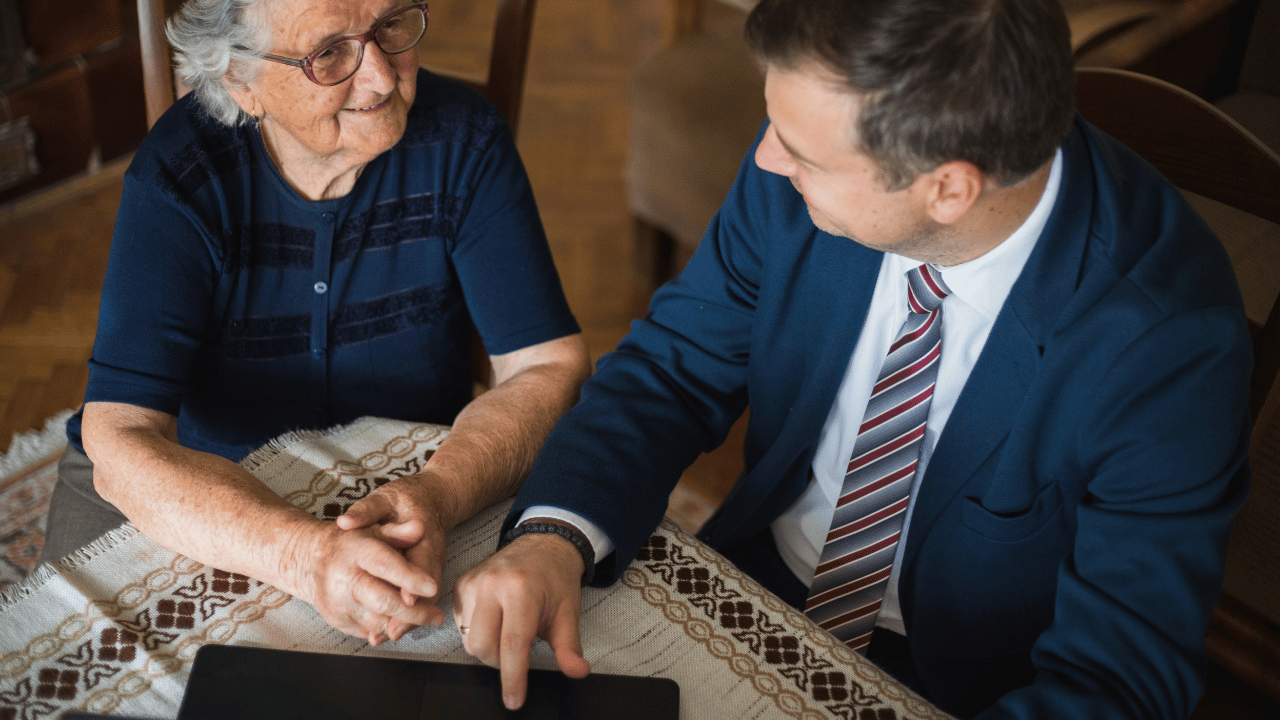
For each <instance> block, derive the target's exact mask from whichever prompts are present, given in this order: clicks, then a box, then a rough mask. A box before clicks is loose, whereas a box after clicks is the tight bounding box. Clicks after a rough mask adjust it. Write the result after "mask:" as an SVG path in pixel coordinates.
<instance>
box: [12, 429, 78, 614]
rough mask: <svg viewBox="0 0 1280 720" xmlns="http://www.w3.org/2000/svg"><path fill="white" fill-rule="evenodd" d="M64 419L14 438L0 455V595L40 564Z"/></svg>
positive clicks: (61, 446)
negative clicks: (7, 448)
mask: <svg viewBox="0 0 1280 720" xmlns="http://www.w3.org/2000/svg"><path fill="white" fill-rule="evenodd" d="M70 415H71V411H70V410H68V411H66V412H63V413H60V414H58V415H56V416H55V417H53V418H51V419H50V420H49V421H48V422H47V423H45V427H44V429H43V430H32V431H30V432H26V433H20V434H18V435H16V436H14V438H13V441H12V442H11V443H10V445H9V451H8V452H6V453H3V454H0V594H3V593H4V591H5V590H8V589H9V588H10V587H12V586H13V585H16V584H17V583H20V582H22V580H23V579H24V578H26V577H27V576H28V575H30V574H31V571H32V570H34V569H35V567H36V562H37V561H38V560H39V559H40V551H41V550H42V549H43V548H44V531H45V519H46V516H47V515H48V512H49V496H50V495H51V494H52V493H53V484H54V482H56V481H57V479H58V458H59V457H61V456H62V448H63V446H64V445H66V442H67V440H66V434H65V429H66V424H67V418H68V417H69V416H70Z"/></svg>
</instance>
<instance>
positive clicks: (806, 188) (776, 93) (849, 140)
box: [755, 64, 942, 262]
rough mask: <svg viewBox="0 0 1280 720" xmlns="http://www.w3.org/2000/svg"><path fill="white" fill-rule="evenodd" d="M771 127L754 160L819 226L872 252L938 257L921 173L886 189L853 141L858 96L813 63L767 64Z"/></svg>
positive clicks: (924, 258) (936, 227)
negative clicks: (785, 182) (782, 181)
mask: <svg viewBox="0 0 1280 720" xmlns="http://www.w3.org/2000/svg"><path fill="white" fill-rule="evenodd" d="M764 94H765V102H766V103H767V105H768V109H769V128H768V129H767V130H766V131H765V135H764V139H763V140H761V141H760V145H759V147H757V149H756V157H755V160H756V165H758V166H759V167H760V169H762V170H766V171H768V172H771V173H776V174H778V175H785V176H786V177H787V178H789V179H790V180H791V184H792V185H794V186H795V188H796V190H797V191H798V192H799V193H800V195H801V196H803V197H804V201H805V204H806V205H807V206H808V208H809V217H810V218H812V219H813V224H814V225H817V226H818V228H819V229H821V230H823V231H825V232H828V233H831V234H832V235H838V236H840V237H846V238H849V239H851V240H853V241H855V242H858V243H860V244H862V245H866V246H867V247H869V248H873V249H875V250H883V251H886V252H892V253H896V254H899V255H905V256H907V257H911V258H914V259H917V260H921V261H926V262H936V261H937V259H936V258H935V255H936V252H935V249H936V248H935V247H934V246H935V245H936V244H937V243H938V241H939V238H938V235H939V234H940V233H941V230H942V228H941V226H939V225H938V224H936V223H934V222H933V221H932V220H931V219H930V218H929V216H928V214H927V213H926V206H927V205H926V202H925V198H924V189H923V188H924V187H925V183H924V182H923V176H922V177H921V178H917V179H916V181H915V182H913V183H912V184H911V185H910V186H908V187H906V188H904V189H902V190H897V191H894V192H889V191H887V190H885V187H884V184H883V183H882V182H881V180H880V176H879V170H878V169H877V167H876V164H875V162H874V161H873V160H872V159H871V158H870V157H868V156H867V155H865V154H863V153H861V152H859V151H858V150H857V149H856V148H855V147H854V144H853V132H854V130H853V128H854V122H855V120H856V118H857V112H858V98H857V96H856V95H854V94H852V93H850V92H849V91H847V90H845V89H843V88H840V87H839V86H837V84H836V80H835V79H834V77H833V76H832V75H831V74H830V73H829V72H828V71H826V70H825V69H823V68H821V67H820V66H818V65H816V64H811V65H803V66H800V67H797V68H794V69H783V68H779V67H777V66H773V65H770V66H769V68H768V71H767V73H766V74H765V90H764Z"/></svg>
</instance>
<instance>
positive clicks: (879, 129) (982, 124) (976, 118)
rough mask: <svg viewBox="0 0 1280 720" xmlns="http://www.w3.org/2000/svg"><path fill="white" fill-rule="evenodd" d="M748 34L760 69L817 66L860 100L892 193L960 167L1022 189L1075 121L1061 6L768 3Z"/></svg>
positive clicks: (1042, 2) (864, 138) (1039, 2)
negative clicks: (944, 168) (943, 168)
mask: <svg viewBox="0 0 1280 720" xmlns="http://www.w3.org/2000/svg"><path fill="white" fill-rule="evenodd" d="M746 34H747V43H748V45H749V46H750V47H751V50H752V52H753V53H754V54H755V55H756V57H757V58H758V59H759V60H761V61H762V62H764V63H767V64H769V65H773V66H777V67H780V68H784V69H795V68H797V67H799V66H801V65H803V64H806V63H809V62H813V61H817V63H819V64H820V65H822V66H825V67H826V68H827V69H828V70H830V71H831V72H832V73H834V75H835V77H836V79H837V80H838V81H840V82H841V83H843V84H844V85H846V86H847V87H848V88H849V90H850V91H852V92H853V93H855V94H856V95H858V97H859V105H860V113H859V117H858V118H857V121H856V123H855V124H856V127H854V128H851V129H850V131H851V132H852V133H853V134H854V136H855V137H854V140H855V147H857V148H859V149H860V150H861V151H862V152H865V153H866V154H867V155H869V156H870V157H871V158H872V159H874V160H875V161H876V163H877V165H878V166H879V168H880V170H881V172H882V174H883V179H884V182H885V185H886V186H887V187H888V188H889V189H890V190H898V189H901V188H903V187H906V186H907V185H909V184H911V182H912V181H913V180H914V179H915V178H916V177H917V176H918V175H920V174H922V173H926V172H929V171H931V170H933V169H934V168H936V167H938V166H939V165H941V164H943V163H945V162H950V161H952V160H966V161H968V162H971V163H973V164H974V165H976V166H977V167H978V168H979V169H981V170H982V171H983V172H984V173H986V174H987V175H989V176H990V177H992V178H993V179H994V180H995V181H996V182H997V183H999V184H1000V185H1003V186H1008V185H1012V184H1015V183H1017V182H1020V181H1022V180H1023V179H1025V178H1026V177H1027V176H1029V175H1030V174H1031V173H1032V172H1034V171H1035V170H1036V168H1038V167H1040V166H1041V165H1043V164H1044V163H1045V162H1047V161H1048V160H1049V159H1050V158H1051V157H1052V156H1053V152H1054V150H1055V149H1056V148H1057V147H1058V145H1059V144H1061V142H1062V140H1063V138H1064V137H1066V134H1067V130H1068V128H1069V127H1070V125H1071V118H1072V115H1073V89H1074V76H1073V69H1074V64H1073V61H1072V57H1071V37H1070V30H1069V29H1068V27H1067V19H1066V16H1065V14H1064V13H1063V10H1062V6H1061V5H1060V4H1059V0H762V2H761V3H760V4H759V5H757V6H756V8H755V10H754V11H753V12H752V13H751V15H750V17H749V18H748V19H747V27H746Z"/></svg>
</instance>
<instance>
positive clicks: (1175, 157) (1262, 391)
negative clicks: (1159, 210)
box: [1076, 68, 1280, 699]
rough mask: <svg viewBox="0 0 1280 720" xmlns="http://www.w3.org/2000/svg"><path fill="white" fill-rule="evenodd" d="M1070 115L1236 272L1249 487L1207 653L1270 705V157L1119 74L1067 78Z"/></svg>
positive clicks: (1234, 131) (1276, 195)
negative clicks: (1175, 206) (1128, 156)
mask: <svg viewBox="0 0 1280 720" xmlns="http://www.w3.org/2000/svg"><path fill="white" fill-rule="evenodd" d="M1076 105H1077V108H1078V109H1079V111H1080V114H1081V115H1083V116H1084V117H1085V119H1086V120H1088V121H1089V122H1090V123H1092V124H1094V125H1096V126H1097V127H1098V128H1100V129H1101V130H1103V131H1104V132H1106V133H1108V134H1109V135H1111V136H1112V137H1115V138H1116V139H1117V140H1119V141H1120V142H1122V143H1124V144H1125V145H1127V146H1128V147H1129V148H1131V149H1132V150H1134V151H1135V152H1137V153H1138V154H1139V155H1141V156H1142V157H1143V158H1144V159H1145V160H1147V161H1148V162H1150V163H1151V164H1152V165H1154V166H1155V167H1156V169H1158V170H1159V171H1160V172H1161V173H1162V174H1164V176H1165V177H1167V178H1168V179H1169V180H1170V181H1171V182H1173V184H1174V185H1176V186H1178V187H1179V188H1180V189H1182V190H1183V191H1184V192H1186V193H1189V194H1192V195H1189V199H1190V200H1191V201H1192V202H1193V204H1195V205H1196V207H1197V209H1198V210H1199V211H1200V213H1201V215H1203V216H1204V217H1205V220H1206V221H1207V222H1208V223H1209V225H1210V226H1211V227H1212V228H1213V229H1214V231H1215V233H1216V234H1217V235H1218V236H1219V238H1220V239H1221V240H1222V242H1223V244H1224V245H1225V246H1226V248H1227V251H1228V253H1229V254H1230V255H1231V257H1232V264H1233V265H1234V267H1235V268H1236V274H1237V277H1238V279H1239V280H1240V283H1241V291H1242V293H1243V294H1244V296H1245V304H1246V306H1247V307H1248V309H1249V315H1250V325H1251V327H1252V329H1253V331H1254V372H1253V380H1252V387H1251V395H1252V397H1251V404H1252V408H1251V409H1252V412H1253V416H1254V419H1255V422H1256V425H1255V429H1254V439H1253V443H1252V447H1251V458H1252V464H1253V469H1254V486H1253V488H1252V490H1251V493H1250V496H1249V500H1248V501H1247V503H1246V505H1245V508H1244V509H1243V510H1242V511H1241V513H1240V515H1239V516H1238V517H1237V519H1236V523H1235V525H1234V526H1233V534H1232V540H1231V547H1230V551H1229V553H1230V554H1229V559H1228V567H1227V579H1226V583H1225V585H1224V592H1223V598H1222V601H1221V603H1219V605H1218V608H1217V610H1216V612H1215V613H1214V619H1213V624H1212V625H1211V627H1210V633H1209V638H1208V647H1209V651H1210V655H1211V657H1212V658H1213V660H1214V661H1215V662H1217V663H1218V664H1219V665H1221V666H1223V667H1224V668H1226V669H1228V670H1230V671H1232V672H1233V673H1235V674H1236V675H1237V676H1239V677H1241V678H1242V679H1244V680H1245V681H1247V682H1249V683H1250V684H1251V685H1254V686H1255V687H1257V688H1258V689H1260V690H1262V691H1263V692H1266V693H1267V694H1269V695H1270V696H1271V697H1273V698H1276V699H1280V631H1277V628H1278V627H1280V552H1277V549H1280V539H1278V534H1277V532H1276V530H1277V528H1278V527H1280V462H1277V460H1280V398H1278V397H1271V398H1270V399H1269V397H1268V396H1269V395H1270V394H1271V393H1270V391H1271V389H1272V387H1273V385H1274V383H1275V378H1276V374H1277V370H1280V309H1278V308H1280V302H1277V299H1276V298H1277V294H1278V286H1280V155H1277V154H1276V152H1275V151H1273V150H1272V149H1270V148H1269V147H1267V146H1266V145H1264V144H1263V143H1262V142H1260V141H1259V140H1258V139H1257V138H1255V137H1254V136H1253V135H1252V134H1250V133H1249V132H1248V131H1247V130H1245V129H1244V128H1243V127H1242V126H1240V125H1239V123H1237V122H1236V121H1234V120H1232V119H1231V118H1230V117H1229V116H1227V115H1226V114H1225V113H1223V112H1222V111H1220V110H1218V109H1217V108H1215V107H1213V106H1212V105H1210V104H1208V103H1206V102H1205V101H1203V100H1201V99H1200V98H1198V97H1196V96H1194V95H1192V94H1190V93H1188V92H1186V91H1185V90H1182V89H1181V88H1178V87H1176V86H1174V85H1171V84H1169V83H1166V82H1163V81H1161V80H1157V79H1155V78H1151V77H1147V76H1145V75H1139V74H1137V73H1132V72H1128V71H1125V70H1115V69H1101V68H1081V69H1080V70H1078V71H1077V73H1076ZM1206 198H1207V199H1208V200H1206ZM1241 229H1243V232H1241ZM1264 406H1265V409H1264Z"/></svg>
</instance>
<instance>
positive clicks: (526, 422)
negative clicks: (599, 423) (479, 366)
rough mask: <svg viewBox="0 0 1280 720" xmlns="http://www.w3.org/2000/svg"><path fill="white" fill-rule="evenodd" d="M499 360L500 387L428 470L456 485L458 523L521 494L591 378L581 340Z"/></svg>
mask: <svg viewBox="0 0 1280 720" xmlns="http://www.w3.org/2000/svg"><path fill="white" fill-rule="evenodd" d="M526 351H528V352H525V351H517V352H518V353H520V352H523V353H524V354H523V355H522V356H519V357H517V356H516V355H517V354H516V353H512V354H511V355H510V356H499V357H497V358H494V367H495V370H496V373H495V376H496V378H497V381H496V384H495V385H494V387H493V388H492V389H491V390H489V391H488V392H486V393H484V394H482V395H480V396H479V397H477V398H476V399H475V400H473V401H472V402H471V403H470V404H469V405H467V406H466V407H465V408H463V410H462V412H460V413H459V414H458V417H457V418H456V419H455V420H454V424H453V430H452V432H451V433H450V434H449V437H448V438H446V440H445V442H444V443H442V444H441V446H440V449H439V450H438V451H437V452H436V454H435V455H434V456H432V458H431V462H430V464H429V466H428V467H429V468H430V469H432V470H434V471H435V472H436V473H437V474H439V475H441V476H442V477H444V478H447V479H448V480H450V481H451V482H450V485H451V486H452V487H453V488H455V492H454V493H453V495H454V496H455V501H456V503H457V507H456V512H455V513H453V514H454V515H455V518H456V520H457V521H461V520H462V519H465V518H466V517H469V516H470V515H472V514H474V513H475V512H478V511H479V510H481V509H482V508H484V507H487V506H489V505H491V504H493V503H495V502H497V501H499V500H501V499H503V498H505V497H509V496H511V495H512V494H514V493H515V491H516V490H517V489H518V488H519V486H520V483H521V482H522V481H523V480H524V478H525V476H526V475H528V473H529V470H530V468H532V467H533V461H534V459H535V458H536V457H537V455H538V450H539V449H541V447H542V443H543V442H544V441H545V440H546V438H547V435H549V434H550V433H551V428H552V427H553V426H554V425H555V423H556V420H558V419H559V418H560V416H561V415H563V414H564V413H565V411H567V410H568V409H569V408H570V407H572V406H573V404H574V403H576V402H577V400H578V391H579V390H580V389H581V387H582V384H583V383H584V382H585V381H586V379H587V377H588V376H589V375H590V372H591V363H590V358H589V357H588V355H587V352H586V346H585V344H584V343H583V342H582V338H581V336H580V335H571V336H568V337H565V338H559V339H557V340H552V341H550V342H547V343H542V344H541V345H537V346H534V347H533V348H526Z"/></svg>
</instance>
